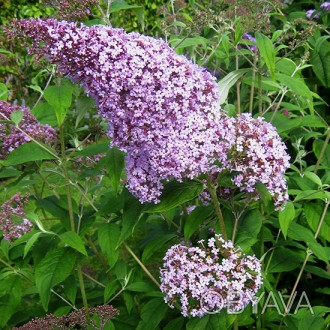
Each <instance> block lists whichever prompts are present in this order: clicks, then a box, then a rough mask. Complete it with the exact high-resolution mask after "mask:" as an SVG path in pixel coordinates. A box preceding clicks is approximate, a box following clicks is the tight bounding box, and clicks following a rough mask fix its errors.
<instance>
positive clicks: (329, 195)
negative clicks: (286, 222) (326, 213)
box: [294, 190, 330, 202]
mask: <svg viewBox="0 0 330 330" xmlns="http://www.w3.org/2000/svg"><path fill="white" fill-rule="evenodd" d="M312 199H321V200H325V199H330V192H329V191H324V190H305V191H299V192H298V194H297V196H296V198H295V199H294V201H295V202H297V201H300V200H312Z"/></svg>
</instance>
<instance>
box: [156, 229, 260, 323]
mask: <svg viewBox="0 0 330 330" xmlns="http://www.w3.org/2000/svg"><path fill="white" fill-rule="evenodd" d="M199 244H200V247H188V246H186V245H183V244H178V245H174V246H172V247H171V248H170V249H169V250H168V251H167V253H166V255H165V257H164V261H165V262H164V265H163V268H162V269H161V270H160V274H161V286H160V289H161V290H162V292H164V293H165V294H166V296H165V302H166V303H168V304H169V306H170V307H171V308H173V307H174V305H175V304H178V305H180V307H181V310H182V315H183V316H185V317H187V316H193V317H195V316H198V317H202V316H204V315H205V314H208V313H216V312H220V311H221V309H223V308H225V307H226V308H228V310H231V311H236V312H237V311H240V310H242V309H244V308H245V307H246V306H247V305H248V304H249V303H250V302H251V301H252V300H253V298H254V296H255V294H256V293H257V291H258V290H259V288H260V286H261V284H262V277H261V263H260V261H259V260H258V259H257V258H256V257H255V256H246V255H245V254H243V253H242V251H241V250H240V248H238V249H236V248H235V247H234V246H233V243H232V242H231V241H225V240H224V239H223V238H222V237H221V235H215V238H210V239H209V240H208V241H207V245H206V246H204V240H201V241H199Z"/></svg>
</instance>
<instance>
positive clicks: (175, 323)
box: [164, 317, 184, 330]
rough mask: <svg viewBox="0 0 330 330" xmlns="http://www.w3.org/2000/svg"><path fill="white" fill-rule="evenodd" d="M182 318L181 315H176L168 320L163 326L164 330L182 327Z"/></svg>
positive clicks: (174, 329) (175, 329) (176, 329)
mask: <svg viewBox="0 0 330 330" xmlns="http://www.w3.org/2000/svg"><path fill="white" fill-rule="evenodd" d="M183 325H184V318H183V317H177V318H175V319H174V320H171V321H170V322H168V323H167V324H166V326H165V328H164V330H178V329H184V327H183Z"/></svg>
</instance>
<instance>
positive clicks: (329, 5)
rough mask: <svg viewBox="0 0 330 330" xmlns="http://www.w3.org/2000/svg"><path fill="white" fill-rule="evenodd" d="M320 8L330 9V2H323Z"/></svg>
mask: <svg viewBox="0 0 330 330" xmlns="http://www.w3.org/2000/svg"><path fill="white" fill-rule="evenodd" d="M320 8H321V9H322V10H324V11H329V10H330V2H329V1H326V2H323V3H322V5H321V6H320Z"/></svg>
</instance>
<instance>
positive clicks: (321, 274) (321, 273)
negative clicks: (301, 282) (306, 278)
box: [305, 264, 330, 280]
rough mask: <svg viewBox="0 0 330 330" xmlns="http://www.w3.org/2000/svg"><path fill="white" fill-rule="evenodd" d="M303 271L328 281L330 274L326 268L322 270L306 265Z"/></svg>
mask: <svg viewBox="0 0 330 330" xmlns="http://www.w3.org/2000/svg"><path fill="white" fill-rule="evenodd" d="M324 268H325V267H324ZM305 270H306V272H310V273H312V274H314V275H317V276H319V277H322V278H326V279H328V280H330V273H329V271H327V270H326V268H325V269H322V268H320V267H317V266H312V265H308V264H307V265H306V267H305Z"/></svg>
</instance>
